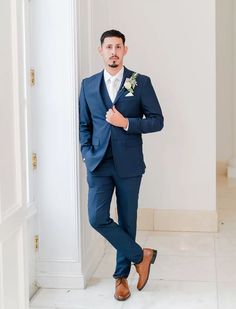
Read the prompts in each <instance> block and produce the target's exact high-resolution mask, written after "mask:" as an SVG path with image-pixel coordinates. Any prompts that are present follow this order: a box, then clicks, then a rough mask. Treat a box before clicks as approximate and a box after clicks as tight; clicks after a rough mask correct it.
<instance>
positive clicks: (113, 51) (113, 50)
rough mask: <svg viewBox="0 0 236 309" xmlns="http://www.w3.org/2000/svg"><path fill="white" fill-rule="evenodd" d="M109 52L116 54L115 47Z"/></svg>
mask: <svg viewBox="0 0 236 309" xmlns="http://www.w3.org/2000/svg"><path fill="white" fill-rule="evenodd" d="M111 52H112V55H115V54H116V48H115V47H113V48H112V51H111Z"/></svg>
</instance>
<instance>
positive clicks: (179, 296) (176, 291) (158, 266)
mask: <svg viewBox="0 0 236 309" xmlns="http://www.w3.org/2000/svg"><path fill="white" fill-rule="evenodd" d="M217 207H218V214H219V233H190V232H188V233H186V232H185V233H183V232H147V231H140V232H138V237H137V238H138V242H139V243H140V244H141V245H142V246H145V247H149V246H151V247H154V248H155V247H156V248H157V249H158V251H159V255H158V257H157V260H156V262H155V264H154V265H152V267H151V273H150V279H149V281H148V283H147V285H146V287H145V288H144V289H143V290H142V291H138V290H137V289H136V282H137V275H136V273H135V269H134V266H132V267H133V269H132V272H131V275H130V277H129V283H130V288H131V297H130V298H129V299H128V300H127V301H125V302H119V301H117V300H115V299H114V298H113V294H114V279H113V278H112V277H111V274H112V272H113V269H114V261H115V251H114V249H113V248H112V247H108V248H107V251H106V253H105V255H104V258H103V260H102V261H101V263H100V265H99V266H98V268H97V270H96V272H95V273H94V276H93V278H92V279H91V280H90V282H89V284H88V287H87V288H86V289H84V290H66V289H41V290H39V291H38V293H37V294H36V295H35V296H34V297H33V299H32V300H31V304H30V306H31V307H30V308H31V309H82V308H83V309H99V308H101V309H105V308H108V309H113V308H114V309H116V308H124V309H128V308H132V309H134V308H135V309H141V308H143V309H144V308H145V309H235V308H236V184H235V183H234V182H230V181H228V180H227V179H226V178H225V177H223V176H221V177H218V179H217Z"/></svg>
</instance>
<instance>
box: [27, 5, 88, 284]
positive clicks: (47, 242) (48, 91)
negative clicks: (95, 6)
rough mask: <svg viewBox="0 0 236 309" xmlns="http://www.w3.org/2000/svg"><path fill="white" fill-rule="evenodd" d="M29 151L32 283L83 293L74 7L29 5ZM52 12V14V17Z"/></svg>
mask: <svg viewBox="0 0 236 309" xmlns="http://www.w3.org/2000/svg"><path fill="white" fill-rule="evenodd" d="M30 5H31V7H30V14H31V55H30V57H31V67H32V68H34V69H35V76H36V78H35V80H36V83H35V86H34V87H32V92H31V104H32V129H33V143H32V148H33V151H34V152H36V153H37V155H38V167H37V170H36V171H35V174H34V185H35V188H34V190H35V194H34V199H35V201H36V204H37V208H38V220H39V222H38V234H39V251H38V259H37V280H38V283H39V285H40V286H42V287H83V286H84V280H83V274H82V267H81V250H80V246H81V233H80V228H81V225H80V221H79V220H80V218H79V215H78V212H79V206H78V205H79V199H78V192H79V191H78V187H77V185H78V175H77V98H78V91H77V83H78V82H77V70H76V69H77V68H76V64H77V61H76V60H77V59H76V51H75V47H76V43H75V40H76V34H75V31H76V22H75V14H76V8H75V7H74V5H75V1H73V0H71V1H68V0H64V1H60V2H58V1H56V0H50V1H46V2H45V1H44V2H42V1H37V0H35V1H31V2H30ZM55 8H56V11H55Z"/></svg>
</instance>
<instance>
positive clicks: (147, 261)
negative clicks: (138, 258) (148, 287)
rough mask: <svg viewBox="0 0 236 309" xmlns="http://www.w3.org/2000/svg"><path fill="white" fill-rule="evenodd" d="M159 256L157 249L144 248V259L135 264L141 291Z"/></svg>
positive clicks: (138, 287)
mask: <svg viewBox="0 0 236 309" xmlns="http://www.w3.org/2000/svg"><path fill="white" fill-rule="evenodd" d="M156 256H157V251H156V250H154V249H149V248H144V249H143V260H142V262H140V263H139V264H135V268H136V271H137V273H138V274H139V280H138V284H137V289H138V290H139V291H141V290H142V289H143V288H144V286H145V284H146V283H147V281H148V278H149V272H150V266H151V264H154V262H155V259H156Z"/></svg>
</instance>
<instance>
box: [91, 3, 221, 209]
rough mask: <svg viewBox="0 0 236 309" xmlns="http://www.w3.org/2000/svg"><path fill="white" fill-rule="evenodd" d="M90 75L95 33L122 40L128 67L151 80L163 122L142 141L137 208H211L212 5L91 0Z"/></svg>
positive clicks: (213, 113) (95, 61) (97, 67)
mask: <svg viewBox="0 0 236 309" xmlns="http://www.w3.org/2000/svg"><path fill="white" fill-rule="evenodd" d="M92 8H93V10H92V42H93V51H94V58H93V63H92V70H93V71H94V72H96V71H97V70H100V69H101V68H102V61H101V59H100V57H99V56H98V55H97V54H96V51H97V49H96V48H97V46H98V44H99V37H100V35H101V33H102V32H103V31H105V30H107V29H109V28H117V29H120V30H121V31H122V32H124V33H125V34H126V37H127V45H128V46H129V54H128V55H127V58H126V66H127V67H129V68H131V69H134V70H136V71H138V72H140V73H144V74H147V75H149V76H150V77H151V78H152V82H153V85H154V87H155V89H156V92H157V95H158V97H159V100H160V104H161V106H162V109H163V113H164V116H165V127H164V129H163V131H162V132H161V133H158V134H150V135H148V136H145V137H144V143H145V147H144V152H145V159H146V164H147V171H146V174H145V176H144V179H143V186H142V190H141V196H140V206H141V207H143V208H145V207H148V208H155V209H179V210H205V211H206V210H208V211H214V210H215V207H216V205H215V159H216V151H215V117H216V111H215V104H216V98H215V91H216V88H215V79H216V75H215V1H214V0H209V1H205V0H198V1H197V0H179V1H171V0H158V1H157V0H149V1H147V2H145V3H144V2H143V1H135V0H130V1H125V0H121V1H119V3H117V1H114V0H109V1H108V0H107V1H106V0H103V1H95V0H94V1H92Z"/></svg>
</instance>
